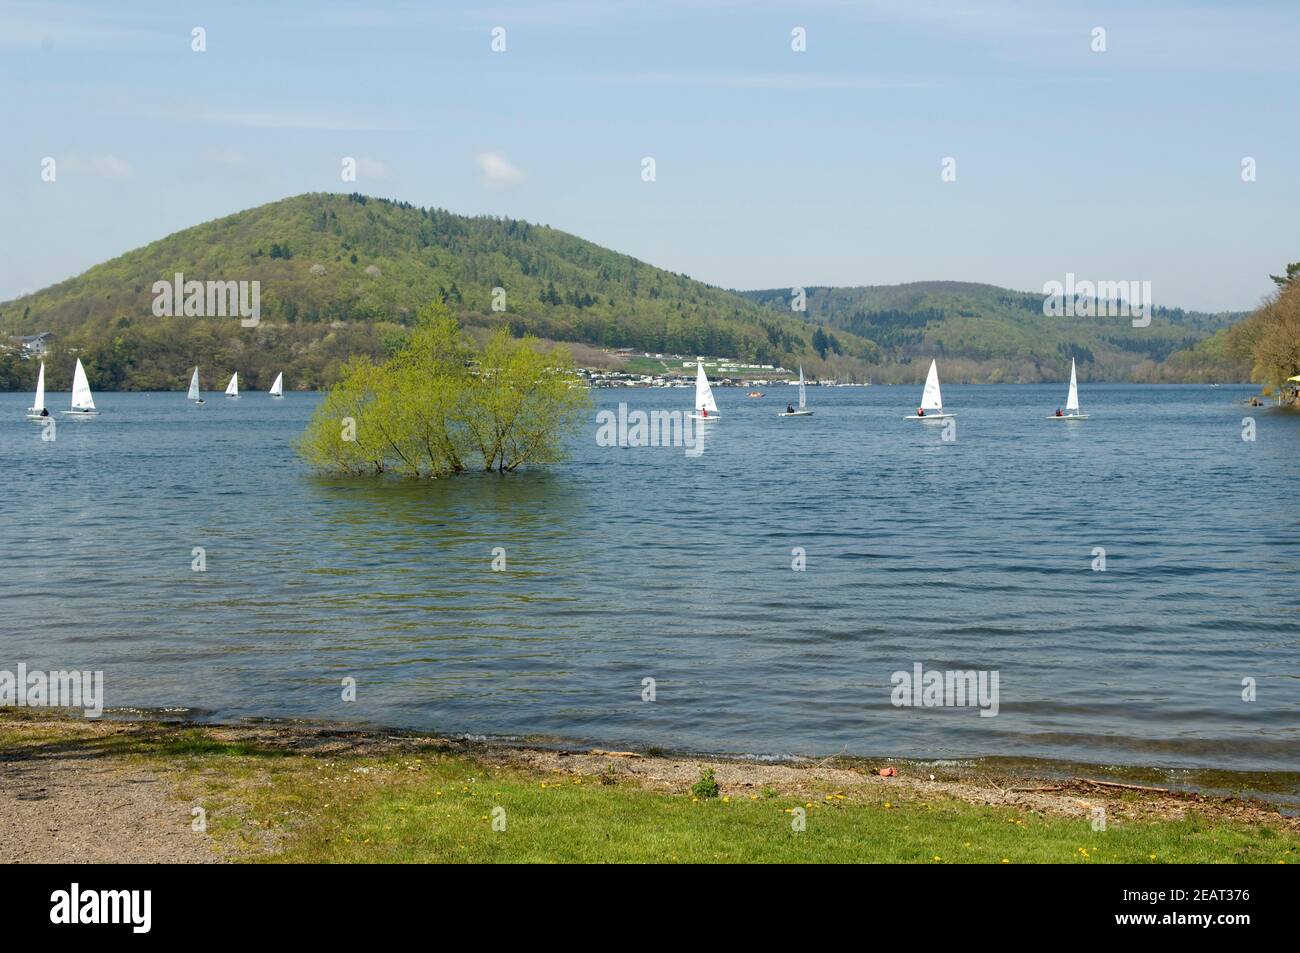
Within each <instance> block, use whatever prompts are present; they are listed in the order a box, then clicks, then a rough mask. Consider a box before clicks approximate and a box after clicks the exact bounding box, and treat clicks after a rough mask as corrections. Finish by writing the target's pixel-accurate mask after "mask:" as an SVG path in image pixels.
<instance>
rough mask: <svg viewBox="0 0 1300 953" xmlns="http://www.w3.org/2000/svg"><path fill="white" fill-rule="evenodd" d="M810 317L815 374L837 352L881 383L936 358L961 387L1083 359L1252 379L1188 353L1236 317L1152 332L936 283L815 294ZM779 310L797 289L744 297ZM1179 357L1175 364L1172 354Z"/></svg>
mask: <svg viewBox="0 0 1300 953" xmlns="http://www.w3.org/2000/svg"><path fill="white" fill-rule="evenodd" d="M805 291H806V295H807V300H806V305H807V310H806V311H804V312H802V315H803V317H804V318H805V319H806V320H807V322H808V323H809V324H810V325H815V326H816V329H815V330H814V331H813V335H812V346H813V349H814V350H815V351H816V352H817V354H818V355H819V356H821V357H822V358H824V359H825V360H826V366H823V367H817V366H816V365H815V364H814V370H815V371H817V372H818V373H821V374H826V373H827V372H830V373H835V371H836V368H837V365H839V364H840V362H838V361H837V359H836V356H835V355H836V353H837V352H841V351H843V352H845V353H849V354H854V353H856V354H858V355H860V356H861V357H862V358H863V359H864V360H866V361H868V362H870V363H872V364H873V365H874V366H873V367H872V375H873V378H874V379H875V380H877V381H880V382H883V383H910V382H917V381H920V380H921V379H922V378H923V377H924V375H925V369H926V367H928V366H929V363H930V360H929V359H930V358H931V357H939V358H940V359H941V361H942V363H943V365H944V380H946V381H952V382H953V383H960V382H963V381H978V382H1011V383H1017V382H1018V383H1035V382H1039V381H1059V380H1061V379H1062V378H1063V377H1064V376H1066V375H1068V374H1069V371H1070V359H1071V358H1072V357H1073V358H1075V359H1076V360H1077V361H1078V362H1079V366H1080V374H1081V375H1082V376H1083V378H1084V379H1085V380H1089V379H1092V380H1096V379H1105V380H1144V381H1158V380H1166V379H1185V380H1198V379H1211V380H1240V379H1244V377H1245V374H1246V368H1245V367H1244V366H1242V365H1241V363H1240V362H1236V363H1235V364H1233V363H1232V362H1220V363H1218V364H1215V365H1214V367H1213V369H1212V370H1211V369H1210V368H1209V367H1207V366H1206V365H1205V364H1204V358H1205V355H1203V354H1200V353H1195V354H1187V353H1185V352H1186V351H1188V350H1189V349H1191V348H1194V347H1195V345H1196V344H1197V343H1198V342H1200V341H1201V340H1203V339H1205V338H1206V337H1209V336H1211V335H1213V334H1214V333H1215V332H1216V331H1219V330H1221V329H1223V328H1226V327H1228V326H1229V325H1230V324H1232V323H1233V322H1234V321H1235V320H1237V319H1238V318H1240V317H1241V315H1238V314H1232V313H1225V314H1205V313H1201V312H1189V311H1184V310H1182V309H1180V308H1160V307H1157V308H1154V309H1153V311H1152V320H1151V324H1150V326H1149V327H1145V328H1135V327H1133V326H1132V323H1131V318H1129V317H1127V316H1113V317H1086V316H1077V317H1051V316H1048V315H1045V314H1044V313H1043V296H1042V295H1041V294H1029V293H1025V292H1017V291H1008V290H1007V289H1005V288H998V287H995V286H993V285H981V284H974V283H969V282H956V281H928V282H916V283H912V284H904V285H882V286H876V287H860V288H848V287H844V288H826V287H820V288H807V289H805ZM741 294H742V295H744V296H745V297H747V298H749V299H751V300H753V301H756V302H758V303H760V304H762V305H764V306H765V307H767V308H769V309H770V310H773V311H778V312H782V313H788V312H789V311H790V291H789V290H788V289H783V288H777V289H770V290H766V291H746V292H741ZM826 328H830V329H835V330H836V331H838V332H839V333H843V332H849V333H851V334H852V335H853V336H854V338H853V341H854V343H853V345H850V346H846V347H844V348H840V347H837V346H836V345H837V344H838V342H837V341H836V340H835V336H834V334H830V335H827V334H826V333H825V331H824V329H826ZM1175 354H1178V355H1179V359H1178V360H1177V361H1175V362H1172V363H1170V358H1171V357H1172V356H1173V355H1175Z"/></svg>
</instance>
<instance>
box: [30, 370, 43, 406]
mask: <svg viewBox="0 0 1300 953" xmlns="http://www.w3.org/2000/svg"><path fill="white" fill-rule="evenodd" d="M44 409H45V362H44V361H41V369H40V371H39V372H38V373H37V375H36V400H35V401H33V403H32V410H31V412H32V413H33V414H37V415H39V414H40V412H41V411H42V410H44Z"/></svg>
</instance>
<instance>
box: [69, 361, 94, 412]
mask: <svg viewBox="0 0 1300 953" xmlns="http://www.w3.org/2000/svg"><path fill="white" fill-rule="evenodd" d="M72 409H73V410H94V409H95V398H94V397H92V396H91V394H90V381H88V380H86V369H85V368H84V367H82V366H81V358H77V370H76V371H75V372H74V373H73V375H72Z"/></svg>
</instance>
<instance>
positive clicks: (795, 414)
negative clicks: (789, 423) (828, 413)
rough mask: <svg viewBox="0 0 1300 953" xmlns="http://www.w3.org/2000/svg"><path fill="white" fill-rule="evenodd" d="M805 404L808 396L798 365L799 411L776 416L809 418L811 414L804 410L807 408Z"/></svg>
mask: <svg viewBox="0 0 1300 953" xmlns="http://www.w3.org/2000/svg"><path fill="white" fill-rule="evenodd" d="M807 404H808V396H807V392H806V391H805V390H804V384H803V365H802V364H800V365H799V409H798V410H787V411H785V412H784V413H780V414H777V416H778V417H811V416H812V414H813V412H812V411H811V410H805V409H804V408H805V407H806V406H807Z"/></svg>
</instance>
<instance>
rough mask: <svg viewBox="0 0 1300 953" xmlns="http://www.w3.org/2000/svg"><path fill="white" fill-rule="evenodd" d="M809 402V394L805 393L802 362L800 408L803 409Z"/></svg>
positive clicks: (800, 366) (800, 370)
mask: <svg viewBox="0 0 1300 953" xmlns="http://www.w3.org/2000/svg"><path fill="white" fill-rule="evenodd" d="M807 402H808V400H807V396H806V395H805V393H804V389H803V365H802V364H800V365H799V409H800V410H803V409H804V405H805V404H807Z"/></svg>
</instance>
